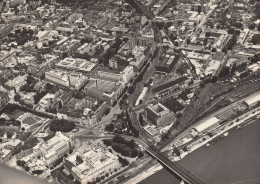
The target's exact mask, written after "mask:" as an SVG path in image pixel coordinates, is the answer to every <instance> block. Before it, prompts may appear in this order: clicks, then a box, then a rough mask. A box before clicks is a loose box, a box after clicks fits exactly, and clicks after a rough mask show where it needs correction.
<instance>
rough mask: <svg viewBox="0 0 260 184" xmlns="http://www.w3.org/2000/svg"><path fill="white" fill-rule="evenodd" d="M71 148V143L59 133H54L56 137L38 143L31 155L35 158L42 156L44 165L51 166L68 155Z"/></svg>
mask: <svg viewBox="0 0 260 184" xmlns="http://www.w3.org/2000/svg"><path fill="white" fill-rule="evenodd" d="M72 147H73V141H72V140H71V139H70V138H68V137H66V136H65V135H63V134H62V133H61V132H56V135H55V136H54V137H53V138H51V139H50V140H48V141H46V142H40V143H38V144H37V145H36V146H34V147H33V153H34V155H35V156H36V157H37V156H42V157H43V158H44V159H45V163H46V165H48V166H50V165H52V164H53V163H54V162H55V161H56V160H58V159H59V158H60V157H62V156H63V155H64V154H65V153H68V152H69V150H70V149H72Z"/></svg>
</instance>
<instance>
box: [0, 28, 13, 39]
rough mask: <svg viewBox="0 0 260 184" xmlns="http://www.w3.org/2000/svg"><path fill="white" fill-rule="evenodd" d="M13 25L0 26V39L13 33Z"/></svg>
mask: <svg viewBox="0 0 260 184" xmlns="http://www.w3.org/2000/svg"><path fill="white" fill-rule="evenodd" d="M12 29H13V26H12V25H0V39H3V38H4V37H6V36H7V35H8V34H9V33H10V31H12Z"/></svg>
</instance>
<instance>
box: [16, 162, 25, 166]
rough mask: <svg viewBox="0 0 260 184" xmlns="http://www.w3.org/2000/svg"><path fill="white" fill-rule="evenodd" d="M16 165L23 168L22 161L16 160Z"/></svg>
mask: <svg viewBox="0 0 260 184" xmlns="http://www.w3.org/2000/svg"><path fill="white" fill-rule="evenodd" d="M16 164H17V165H18V166H20V167H24V165H25V161H23V160H17V161H16Z"/></svg>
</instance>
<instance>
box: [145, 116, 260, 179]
mask: <svg viewBox="0 0 260 184" xmlns="http://www.w3.org/2000/svg"><path fill="white" fill-rule="evenodd" d="M178 163H179V164H181V165H182V166H184V167H185V168H186V169H187V170H189V171H190V172H191V173H193V174H194V175H195V176H197V177H198V178H199V179H201V180H202V181H204V182H205V183H206V184H260V119H258V120H256V121H255V122H253V123H252V124H250V125H248V126H246V127H244V128H242V129H239V130H235V129H233V130H231V131H229V135H228V136H227V137H226V138H225V139H223V140H221V141H220V142H218V143H216V144H215V145H213V146H211V147H208V148H206V147H201V148H199V149H198V150H196V151H194V152H192V153H191V154H189V155H187V156H186V157H185V158H183V159H182V160H181V161H179V162H178ZM158 183H159V184H168V183H169V184H170V183H171V184H175V183H176V184H178V183H180V181H179V179H177V178H176V177H175V176H173V175H172V174H171V173H169V172H168V171H167V170H165V169H162V170H160V171H159V172H157V173H155V174H154V175H152V176H150V177H148V178H146V179H145V180H143V181H142V182H140V184H158Z"/></svg>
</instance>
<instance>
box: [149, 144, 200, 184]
mask: <svg viewBox="0 0 260 184" xmlns="http://www.w3.org/2000/svg"><path fill="white" fill-rule="evenodd" d="M146 152H147V153H148V154H149V155H151V156H152V157H154V158H156V159H157V160H158V161H159V162H160V163H161V164H162V165H163V166H165V167H166V168H168V169H169V170H170V171H172V172H173V173H175V174H176V175H177V176H179V177H180V178H182V179H183V181H184V182H185V183H188V184H204V183H203V182H202V181H201V180H199V179H198V178H197V177H195V176H194V175H192V174H191V173H190V172H189V171H188V170H186V169H185V168H183V167H182V166H181V165H179V164H178V163H177V162H173V161H171V160H170V159H169V158H168V157H166V156H165V155H163V154H162V153H161V152H160V151H159V150H158V149H156V148H155V147H154V146H150V147H149V148H147V149H146Z"/></svg>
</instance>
